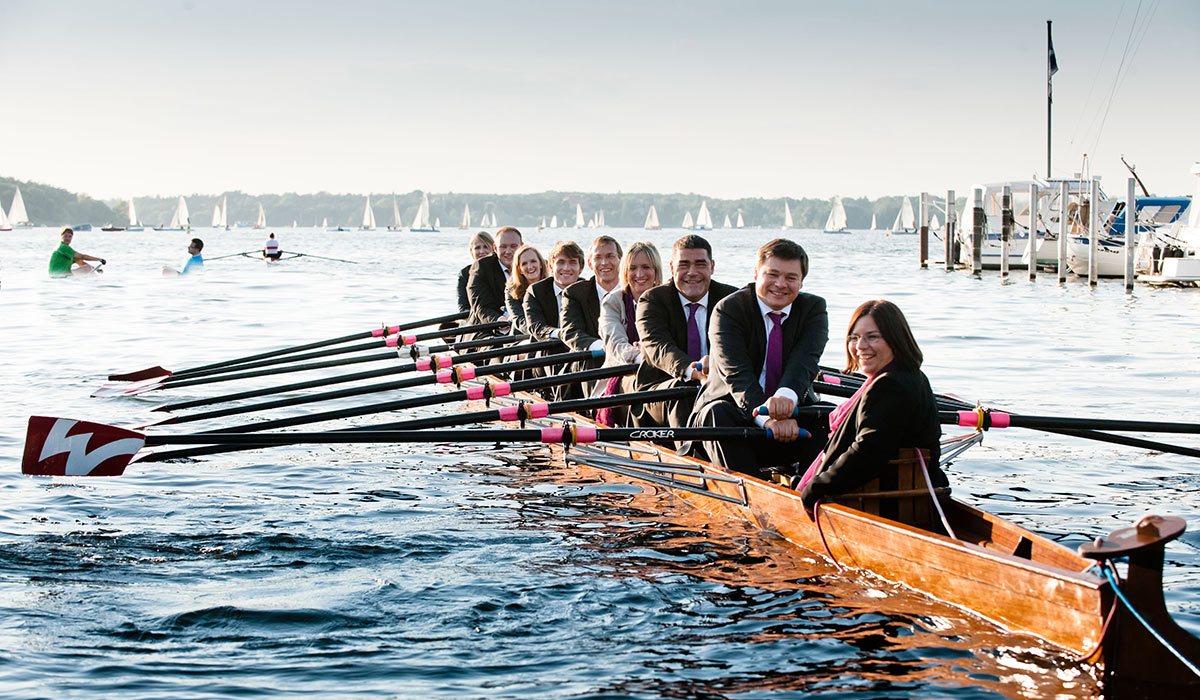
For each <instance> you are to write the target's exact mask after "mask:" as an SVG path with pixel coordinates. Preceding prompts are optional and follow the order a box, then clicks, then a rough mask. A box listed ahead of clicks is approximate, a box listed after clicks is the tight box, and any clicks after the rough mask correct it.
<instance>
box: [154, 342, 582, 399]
mask: <svg viewBox="0 0 1200 700" xmlns="http://www.w3.org/2000/svg"><path fill="white" fill-rule="evenodd" d="M527 338H529V336H527V335H504V336H497V337H496V338H495V339H488V341H489V342H490V344H492V345H500V344H505V345H510V344H512V343H517V342H520V341H521V340H525V339H527ZM470 342H479V341H470ZM561 346H562V342H561V341H557V340H544V341H541V342H538V343H530V344H529V345H520V346H513V347H501V348H495V349H492V350H480V351H478V352H468V353H463V354H459V355H430V356H429V357H423V358H420V359H418V360H417V361H415V362H409V363H407V364H403V365H399V366H396V367H385V368H383V369H372V370H367V371H364V372H352V373H350V374H339V375H335V376H333V377H325V378H322V379H310V380H308V381H306V382H293V383H291V384H279V385H276V386H272V387H267V388H265V389H251V390H249V391H239V392H236V393H232V394H222V395H220V396H212V397H209V398H204V399H194V400H192V401H180V402H178V403H169V404H164V405H162V406H158V407H157V408H154V409H153V410H154V411H166V412H170V411H180V410H183V409H186V408H198V407H200V406H211V405H213V404H218V403H228V402H230V401H241V400H242V399H256V398H259V397H261V396H269V395H271V394H281V393H284V392H288V391H300V390H302V389H313V388H316V387H319V386H329V385H330V384H342V383H345V382H356V381H358V380H360V379H374V378H376V377H386V376H388V375H390V374H405V373H407V372H426V371H429V370H435V371H436V370H439V369H446V368H447V367H450V366H452V365H458V364H464V363H468V362H480V361H483V360H490V359H493V358H497V357H505V356H507V355H515V354H518V353H532V352H540V351H542V350H551V349H553V348H555V347H561ZM450 349H453V346H451V345H438V346H435V347H433V348H430V350H431V351H433V352H435V353H437V352H443V351H445V350H450ZM387 355H388V359H394V358H395V355H394V354H393V353H387ZM265 371H277V370H265Z"/></svg>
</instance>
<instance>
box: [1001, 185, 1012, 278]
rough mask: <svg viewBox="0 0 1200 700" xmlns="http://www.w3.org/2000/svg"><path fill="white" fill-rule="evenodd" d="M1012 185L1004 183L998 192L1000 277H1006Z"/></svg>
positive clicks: (1010, 230)
mask: <svg viewBox="0 0 1200 700" xmlns="http://www.w3.org/2000/svg"><path fill="white" fill-rule="evenodd" d="M1012 226H1013V213H1012V186H1011V185H1005V186H1004V189H1003V190H1002V191H1001V194H1000V278H1001V279H1004V278H1006V277H1008V242H1009V241H1010V240H1011V239H1012Z"/></svg>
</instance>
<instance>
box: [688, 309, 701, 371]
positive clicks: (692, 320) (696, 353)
mask: <svg viewBox="0 0 1200 700" xmlns="http://www.w3.org/2000/svg"><path fill="white" fill-rule="evenodd" d="M687 307H688V321H687V323H688V327H687V333H688V357H690V358H692V359H693V360H699V359H700V358H701V357H703V355H701V354H700V325H699V324H697V323H696V309H699V308H700V305H699V304H697V303H696V302H694V301H693V302H692V303H690V304H688V305H687Z"/></svg>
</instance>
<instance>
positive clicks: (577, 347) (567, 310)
mask: <svg viewBox="0 0 1200 700" xmlns="http://www.w3.org/2000/svg"><path fill="white" fill-rule="evenodd" d="M559 325H560V326H561V327H562V333H561V334H560V335H559V337H560V338H562V341H563V342H564V343H566V344H567V347H568V348H570V349H571V351H572V352H579V351H582V350H587V349H588V348H590V347H591V346H592V343H594V342H596V341H597V340H600V298H599V297H597V296H596V281H595V279H594V278H593V279H585V280H579V281H578V282H576V283H574V284H572V285H571V286H570V287H567V288H566V290H564V291H563V303H562V313H561V314H560V315H559Z"/></svg>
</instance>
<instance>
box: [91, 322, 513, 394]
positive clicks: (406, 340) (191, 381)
mask: <svg viewBox="0 0 1200 700" xmlns="http://www.w3.org/2000/svg"><path fill="white" fill-rule="evenodd" d="M508 325H509V324H508V322H507V321H495V322H492V323H481V324H478V325H475V326H458V327H455V328H447V329H445V330H437V331H429V332H427V333H420V334H417V335H403V336H401V335H395V336H392V337H390V338H384V339H383V344H384V346H386V347H395V348H397V350H399V349H400V348H404V347H408V346H411V345H415V344H416V343H418V342H420V341H423V340H434V339H437V338H445V337H447V336H457V335H465V334H468V333H474V332H477V331H485V330H494V329H497V328H502V327H505V326H508ZM378 347H379V339H375V340H369V341H367V342H365V343H362V344H360V345H348V346H344V347H341V348H328V349H325V350H315V351H313V352H310V353H304V354H300V355H286V356H283V357H276V358H274V359H269V360H259V361H257V362H248V363H245V364H240V365H233V366H230V367H224V368H218V369H211V370H205V371H203V372H192V373H190V374H186V375H175V376H170V377H155V378H151V379H147V380H144V381H141V382H132V383H115V384H105V385H104V386H102V387H100V388H99V389H97V390H96V391H94V392H92V397H100V398H104V397H110V396H137V395H138V394H144V393H146V392H148V391H156V390H158V389H179V388H183V387H189V386H198V385H200V384H213V383H216V382H228V381H233V380H235V379H246V378H249V377H255V376H262V373H257V374H256V373H254V372H245V371H244V370H248V369H255V368H258V367H270V366H273V365H280V364H285V363H290V362H299V361H302V360H309V359H313V358H317V357H329V356H331V355H345V354H348V353H352V352H360V351H363V350H372V349H375V348H378ZM370 359H372V360H373V359H378V356H371V357H370ZM364 361H368V360H364ZM312 368H313V366H312V365H288V366H287V367H285V368H283V369H282V370H280V372H277V374H278V373H284V372H300V371H304V370H306V369H312Z"/></svg>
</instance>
